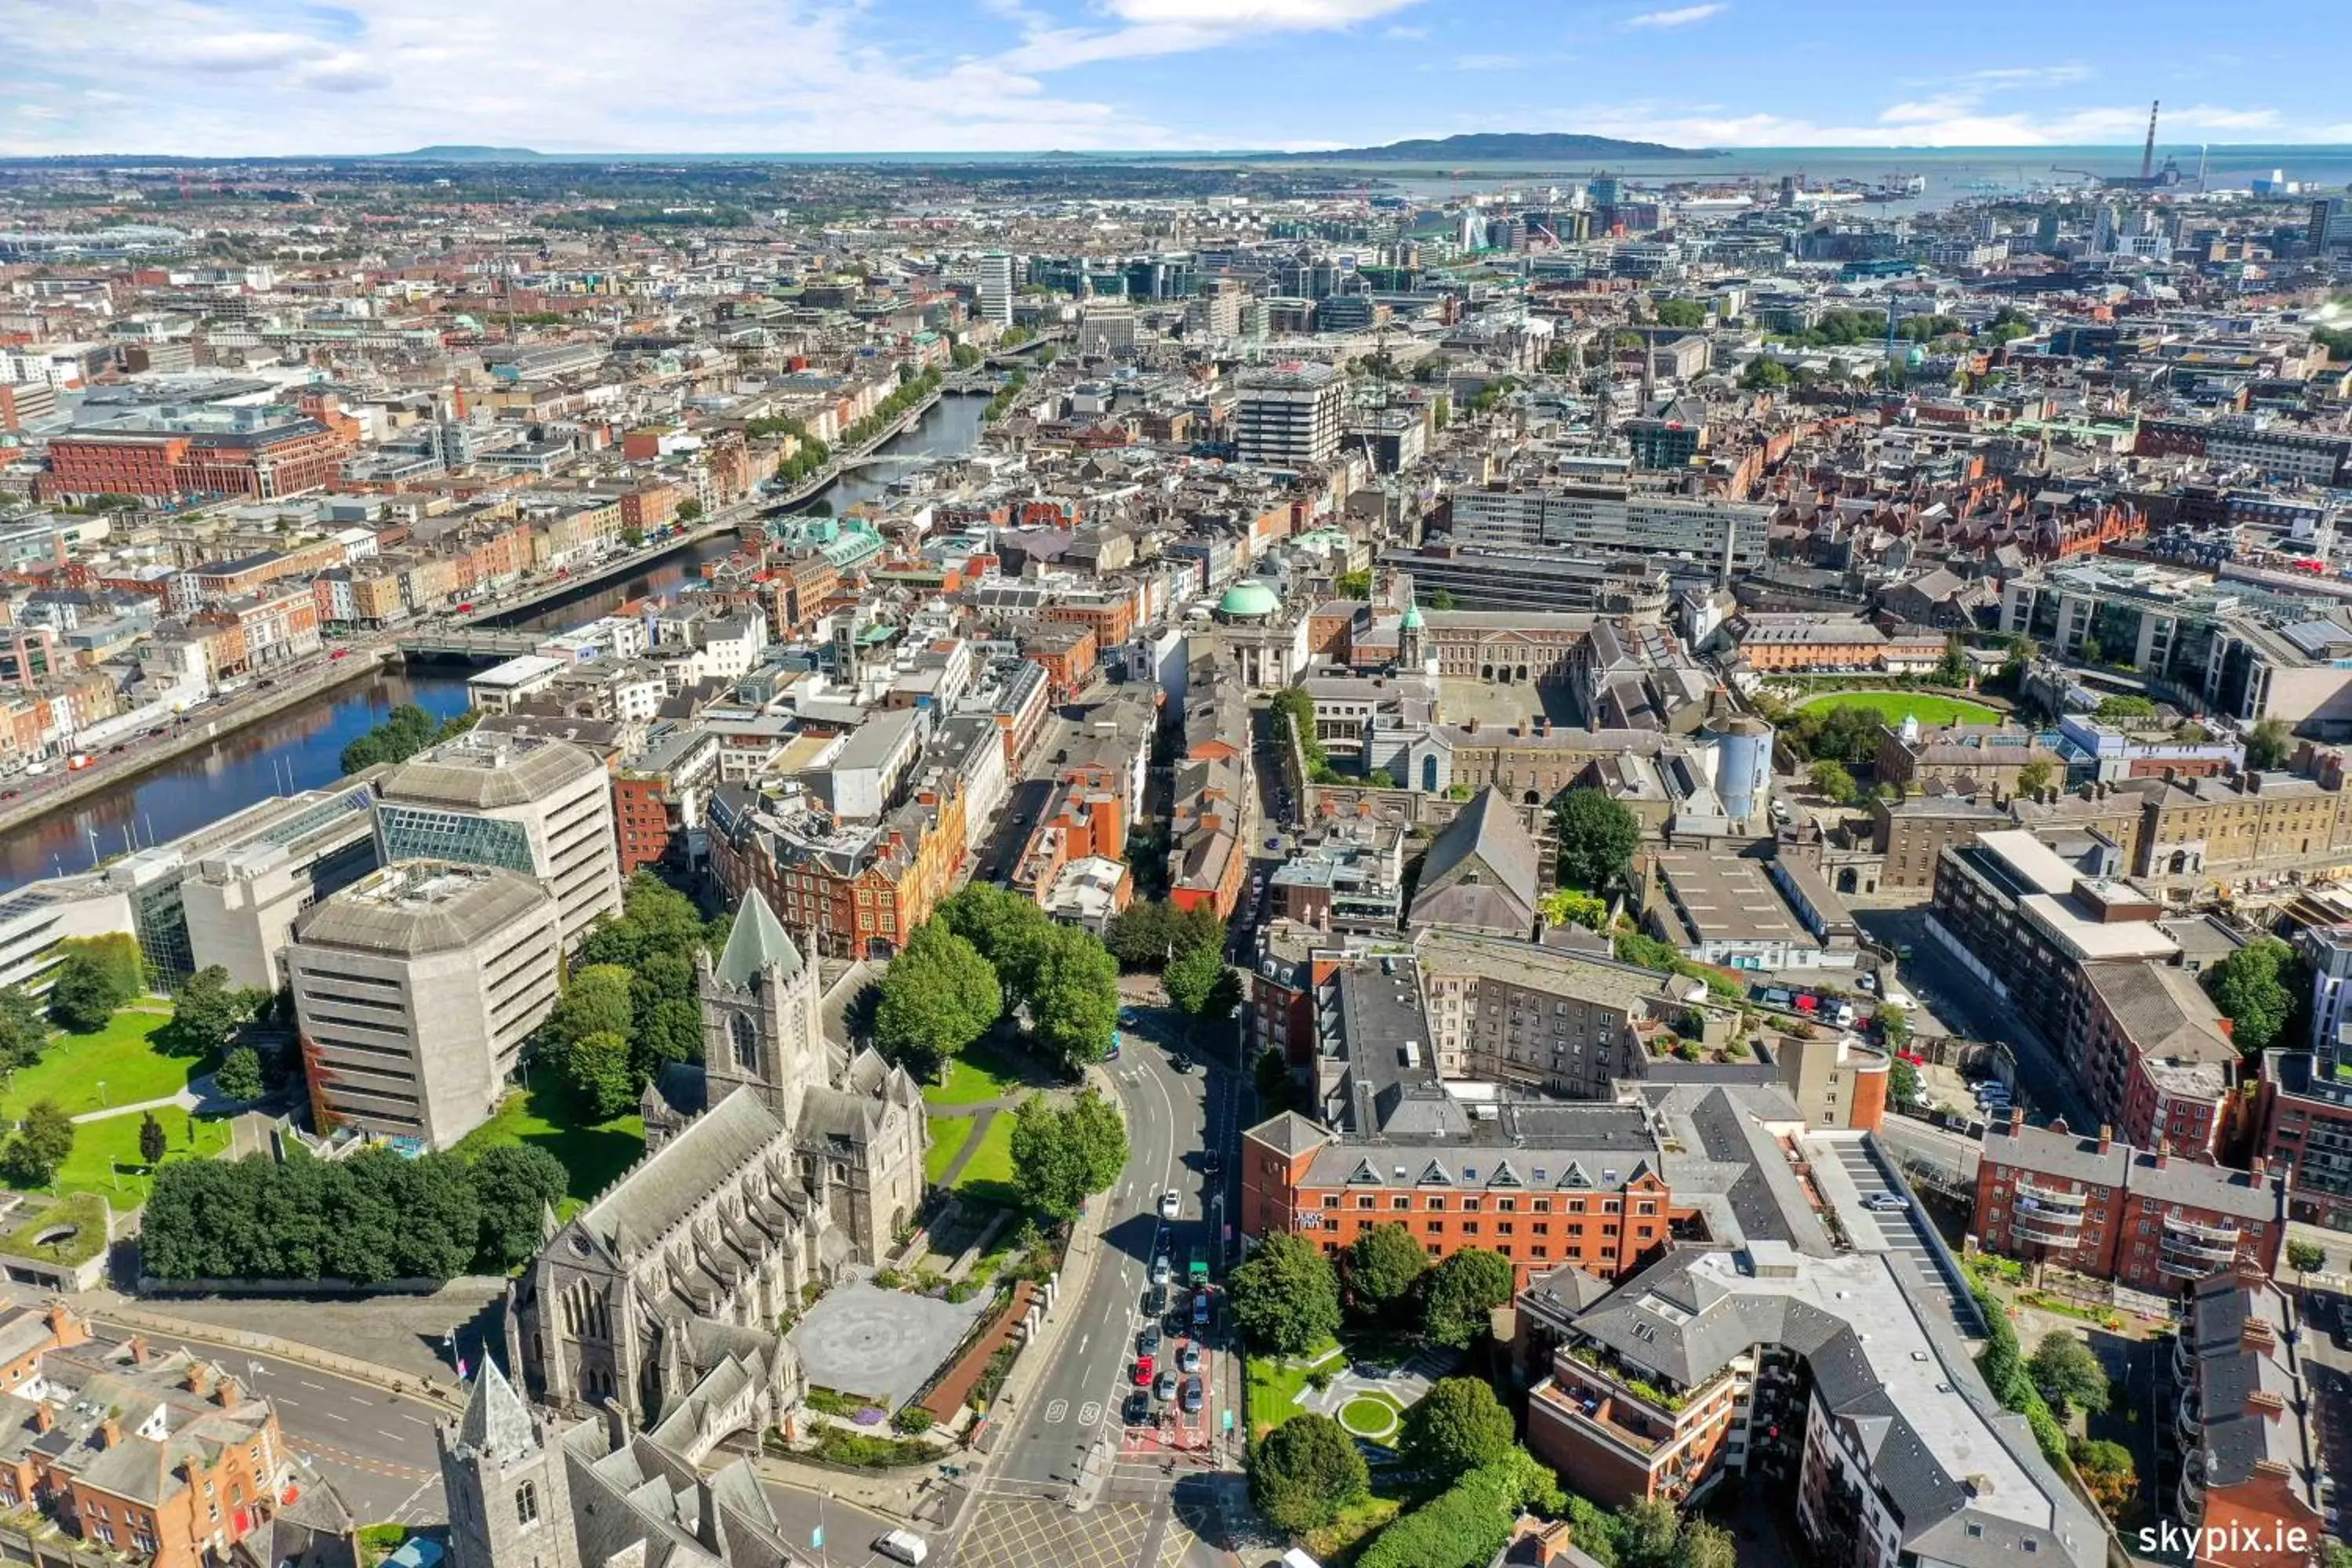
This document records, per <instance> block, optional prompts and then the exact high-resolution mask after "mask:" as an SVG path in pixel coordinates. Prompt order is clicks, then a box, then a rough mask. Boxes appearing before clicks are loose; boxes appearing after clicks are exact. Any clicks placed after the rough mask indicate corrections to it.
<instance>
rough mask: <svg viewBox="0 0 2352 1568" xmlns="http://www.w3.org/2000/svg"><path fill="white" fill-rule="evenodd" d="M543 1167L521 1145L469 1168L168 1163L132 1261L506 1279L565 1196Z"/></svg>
mask: <svg viewBox="0 0 2352 1568" xmlns="http://www.w3.org/2000/svg"><path fill="white" fill-rule="evenodd" d="M532 1156H537V1158H532ZM551 1163H552V1161H551V1156H548V1155H546V1154H545V1153H544V1152H542V1151H539V1150H530V1149H520V1150H491V1151H487V1152H484V1154H483V1155H482V1157H481V1160H480V1161H478V1163H476V1164H474V1165H473V1166H470V1167H469V1166H468V1165H467V1163H466V1162H465V1160H463V1159H462V1158H461V1157H459V1156H458V1155H457V1154H455V1153H452V1152H446V1151H435V1152H428V1153H425V1154H422V1155H419V1156H417V1157H415V1158H414V1159H410V1158H406V1157H404V1156H402V1155H399V1154H395V1153H394V1152H392V1151H390V1150H388V1149H363V1150H362V1151H361V1152H358V1153H357V1154H354V1155H352V1157H351V1158H349V1159H346V1160H334V1161H326V1160H314V1159H311V1158H310V1157H309V1156H307V1155H302V1154H296V1155H294V1156H292V1157H290V1158H288V1159H286V1160H283V1161H278V1160H273V1159H270V1158H268V1156H266V1155H261V1154H254V1155H248V1156H247V1158H245V1159H242V1160H237V1161H234V1162H227V1161H219V1160H174V1161H172V1162H171V1163H167V1164H165V1165H163V1167H161V1168H160V1169H159V1170H158V1171H157V1172H156V1173H155V1187H154V1191H153V1193H152V1195H151V1196H150V1197H149V1199H148V1202H147V1209H146V1213H145V1215H144V1216H143V1219H142V1230H141V1247H142V1260H143V1262H144V1265H145V1267H146V1269H147V1271H148V1272H149V1273H150V1274H152V1275H154V1276H155V1277H156V1278H157V1279H350V1280H353V1281H356V1282H358V1283H361V1284H380V1283H382V1282H383V1281H384V1280H387V1279H449V1278H451V1277H452V1276H454V1275H457V1274H462V1273H465V1272H467V1270H469V1269H472V1268H487V1269H492V1270H496V1271H499V1272H503V1271H505V1270H506V1269H507V1268H509V1267H511V1266H512V1265H513V1263H514V1262H516V1261H518V1260H519V1259H520V1258H523V1257H528V1256H529V1253H530V1248H532V1247H536V1246H537V1244H538V1233H539V1223H540V1216H541V1211H542V1209H543V1207H544V1205H545V1204H546V1203H547V1202H550V1201H554V1200H556V1199H560V1198H561V1196H562V1182H561V1181H560V1180H559V1179H557V1174H558V1173H560V1172H561V1169H562V1167H561V1166H560V1165H558V1166H556V1167H555V1171H554V1172H551V1171H550V1170H549V1168H548V1166H549V1164H551ZM549 1194H553V1197H552V1198H551V1197H550V1195H549ZM494 1211H495V1212H494Z"/></svg>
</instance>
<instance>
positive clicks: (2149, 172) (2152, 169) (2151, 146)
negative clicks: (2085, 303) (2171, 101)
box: [2139, 98, 2164, 185]
mask: <svg viewBox="0 0 2352 1568" xmlns="http://www.w3.org/2000/svg"><path fill="white" fill-rule="evenodd" d="M2163 107H2164V100H2162V99H2160V98H2159V99H2157V100H2154V101H2152V102H2150V103H2149V104H2148V106H2147V145H2146V146H2144V147H2142V148H2141V149H2140V150H2139V183H2140V184H2143V185H2144V184H2147V183H2148V181H2149V180H2150V179H2151V178H2153V177H2154V176H2155V174H2156V111H2157V110H2159V109H2162V108H2163Z"/></svg>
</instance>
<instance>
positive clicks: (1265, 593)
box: [1217, 580, 1282, 621]
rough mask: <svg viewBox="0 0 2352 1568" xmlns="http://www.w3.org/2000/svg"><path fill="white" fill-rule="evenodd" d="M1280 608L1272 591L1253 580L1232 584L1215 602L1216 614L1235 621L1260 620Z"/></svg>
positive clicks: (1278, 600) (1280, 603)
mask: <svg viewBox="0 0 2352 1568" xmlns="http://www.w3.org/2000/svg"><path fill="white" fill-rule="evenodd" d="M1280 608H1282V601H1281V600H1280V599H1278V598H1276V596H1275V593H1274V590H1273V589H1271V588H1269V587H1267V586H1266V585H1265V584H1263V583H1260V582H1256V581H1255V580H1250V581H1244V582H1240V583H1236V584H1234V585H1233V586H1232V587H1230V588H1228V589H1226V590H1225V596H1224V597H1223V598H1222V599H1219V600H1218V601H1217V614H1219V615H1221V616H1228V617H1230V618H1231V619H1234V620H1237V621H1255V620H1261V619H1263V618H1265V616H1270V615H1272V614H1274V612H1275V611H1276V610H1278V609H1280Z"/></svg>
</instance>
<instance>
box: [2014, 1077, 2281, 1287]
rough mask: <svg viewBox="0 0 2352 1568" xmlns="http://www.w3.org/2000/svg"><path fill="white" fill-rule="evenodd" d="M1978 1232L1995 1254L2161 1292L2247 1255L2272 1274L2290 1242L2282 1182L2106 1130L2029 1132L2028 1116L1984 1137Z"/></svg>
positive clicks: (2258, 1165)
mask: <svg viewBox="0 0 2352 1568" xmlns="http://www.w3.org/2000/svg"><path fill="white" fill-rule="evenodd" d="M1976 1226H1977V1236H1978V1239H1979V1242H1980V1243H1981V1245H1982V1246H1983V1247H1984V1248H1985V1250H1986V1251H1988V1252H1997V1253H1999V1254H2000V1255H2001V1256H2002V1257H2004V1258H2022V1259H2024V1260H2026V1261H2029V1262H2035V1263H2054V1264H2057V1265H2059V1266H2061V1267H2063V1268H2071V1269H2074V1271H2076V1272H2077V1273H2081V1274H2087V1275H2089V1276H2091V1277H2092V1278H2093V1279H2112V1280H2115V1281H2116V1283H2117V1284H2120V1285H2128V1286H2130V1287H2131V1288H2133V1289H2138V1290H2145V1291H2147V1292H2148V1293H2149V1294H2151V1295H2157V1296H2178V1295H2179V1294H2180V1293H2181V1292H2182V1291H2183V1290H2184V1289H2187V1288H2188V1286H2189V1283H2190V1282H2191V1281H2194V1280H2198V1279H2204V1278H2205V1277H2206V1276H2208V1275H2210V1274H2213V1273H2217V1272H2219V1271H2221V1270H2223V1269H2227V1268H2231V1267H2232V1266H2234V1265H2235V1264H2236V1262H2237V1261H2238V1259H2240V1258H2246V1259H2248V1260H2249V1261H2251V1262H2252V1263H2253V1264H2254V1265H2255V1266H2256V1267H2257V1268H2261V1269H2262V1270H2263V1272H2264V1273H2265V1274H2268V1273H2270V1272H2272V1271H2273V1270H2274V1269H2276V1268H2277V1267H2278V1257H2279V1251H2280V1248H2281V1247H2282V1246H2283V1245H2284V1242H2285V1239H2286V1179H2285V1178H2284V1176H2282V1175H2276V1174H2273V1173H2270V1172H2269V1171H2268V1169H2267V1167H2266V1166H2265V1165H2264V1164H2263V1162H2261V1161H2259V1160H2258V1161H2256V1162H2255V1164H2254V1168H2253V1169H2252V1170H2247V1171H2237V1170H2231V1169H2230V1168H2228V1167H2226V1166H2221V1165H2210V1164H2206V1163H2201V1162H2199V1161H2196V1160H2192V1159H2190V1158H2189V1157H2188V1156H2186V1155H2179V1154H2175V1153H2173V1152H2171V1150H2170V1149H2168V1147H2166V1146H2165V1145H2163V1144H2158V1146H2157V1147H2156V1148H2155V1149H2153V1150H2147V1149H2134V1148H2132V1147H2131V1146H2130V1145H2128V1144H2126V1143H2121V1142H2116V1140H2115V1138H2114V1136H2113V1135H2112V1133H2111V1132H2110V1131H2108V1130H2107V1129H2105V1128H2102V1129H2100V1131H2098V1132H2096V1133H2092V1134H2084V1133H2078V1132H2072V1131H2068V1130H2067V1129H2066V1126H2065V1124H2064V1123H2063V1121H2061V1122H2056V1123H2053V1124H2052V1125H2051V1126H2049V1127H2046V1128H2042V1127H2028V1126H2026V1125H2025V1119H2024V1115H2023V1113H2022V1112H2021V1111H2014V1110H2013V1111H2011V1114H2010V1119H2009V1120H2008V1121H2005V1122H1998V1123H1995V1124H1994V1125H1993V1126H1992V1127H1991V1128H1990V1129H1988V1130H1987V1131H1986V1132H1985V1137H1984V1152H1983V1155H1982V1157H1981V1158H1980V1160H1979V1164H1978V1168H1977V1194H1976Z"/></svg>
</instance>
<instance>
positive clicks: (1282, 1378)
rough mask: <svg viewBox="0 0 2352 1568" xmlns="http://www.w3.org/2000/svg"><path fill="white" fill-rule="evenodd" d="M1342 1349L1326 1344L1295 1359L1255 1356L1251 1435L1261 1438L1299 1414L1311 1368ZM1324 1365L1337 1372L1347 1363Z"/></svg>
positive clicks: (1251, 1373) (1251, 1363)
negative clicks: (1272, 1428) (1324, 1356)
mask: <svg viewBox="0 0 2352 1568" xmlns="http://www.w3.org/2000/svg"><path fill="white" fill-rule="evenodd" d="M1338 1349H1339V1346H1338V1345H1337V1344H1336V1343H1333V1344H1326V1345H1322V1346H1320V1347H1318V1349H1316V1350H1315V1351H1313V1352H1310V1353H1308V1354H1307V1355H1304V1356H1300V1357H1297V1359H1295V1360H1294V1359H1291V1358H1289V1357H1285V1356H1264V1355H1254V1356H1251V1357H1250V1358H1249V1363H1248V1374H1249V1415H1250V1436H1253V1437H1256V1436H1261V1435H1263V1434H1264V1433H1265V1431H1266V1429H1267V1428H1269V1427H1273V1426H1281V1425H1282V1424H1283V1423H1284V1422H1285V1421H1287V1420H1289V1419H1290V1418H1291V1417H1292V1416H1293V1415H1297V1414H1298V1395H1299V1394H1300V1393H1301V1392H1302V1391H1304V1390H1305V1389H1306V1387H1307V1371H1308V1370H1309V1367H1310V1365H1311V1364H1312V1363H1314V1362H1315V1361H1316V1359H1317V1358H1318V1356H1322V1355H1325V1354H1328V1352H1332V1351H1335V1350H1338ZM1324 1364H1326V1365H1328V1367H1329V1368H1330V1369H1331V1370H1332V1371H1333V1372H1335V1373H1336V1372H1338V1371H1339V1369H1340V1367H1341V1365H1342V1364H1343V1363H1342V1361H1341V1360H1339V1359H1334V1360H1332V1361H1330V1362H1328V1363H1324Z"/></svg>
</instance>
